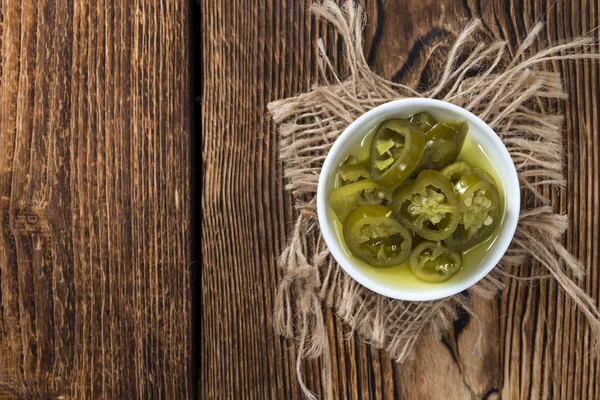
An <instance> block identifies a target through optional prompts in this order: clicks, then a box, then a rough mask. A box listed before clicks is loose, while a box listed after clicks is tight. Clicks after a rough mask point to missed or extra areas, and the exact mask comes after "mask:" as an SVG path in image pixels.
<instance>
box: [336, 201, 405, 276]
mask: <svg viewBox="0 0 600 400" xmlns="http://www.w3.org/2000/svg"><path fill="white" fill-rule="evenodd" d="M344 238H345V240H346V244H347V245H348V249H350V252H351V253H352V254H353V255H354V256H355V257H357V258H359V259H361V260H363V261H364V262H366V263H368V264H369V265H372V266H375V267H391V266H395V265H400V264H402V263H403V262H405V261H406V260H407V259H408V257H409V255H410V249H411V247H412V235H411V233H410V232H409V231H408V229H406V228H405V227H403V226H402V225H401V224H400V223H399V222H398V221H396V220H395V219H394V217H393V216H392V210H390V209H389V208H388V207H385V206H379V205H374V206H360V207H356V208H355V209H354V210H352V212H350V214H348V217H347V218H346V221H344Z"/></svg>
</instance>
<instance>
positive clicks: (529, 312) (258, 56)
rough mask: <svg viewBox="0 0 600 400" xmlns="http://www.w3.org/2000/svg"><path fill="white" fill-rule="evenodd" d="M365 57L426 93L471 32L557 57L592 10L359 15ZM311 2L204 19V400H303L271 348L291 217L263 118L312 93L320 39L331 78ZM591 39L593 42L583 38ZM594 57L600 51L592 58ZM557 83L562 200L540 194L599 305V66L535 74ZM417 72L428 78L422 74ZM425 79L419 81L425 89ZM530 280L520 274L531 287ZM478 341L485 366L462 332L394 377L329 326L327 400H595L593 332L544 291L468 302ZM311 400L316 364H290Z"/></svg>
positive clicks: (426, 350) (373, 3)
mask: <svg viewBox="0 0 600 400" xmlns="http://www.w3.org/2000/svg"><path fill="white" fill-rule="evenodd" d="M359 3H360V4H362V5H363V6H364V7H365V9H366V10H367V15H368V21H367V25H366V28H365V53H366V54H367V56H368V59H369V62H370V63H371V65H372V66H373V68H374V69H375V70H376V71H378V72H380V73H381V74H382V75H384V76H385V77H387V78H395V79H398V80H402V81H403V82H407V83H411V84H417V83H419V82H420V83H426V79H425V78H427V74H428V73H429V72H430V70H431V64H432V62H431V61H432V60H433V61H436V60H437V58H436V57H437V55H439V54H438V53H439V51H441V50H443V47H444V46H445V45H446V43H447V41H448V38H449V37H451V36H452V34H453V32H455V31H456V30H457V29H458V28H459V27H460V25H461V24H462V23H464V21H465V20H466V19H468V18H470V17H480V18H482V20H483V22H484V25H485V27H486V29H488V31H489V32H490V33H491V34H492V35H494V36H495V37H497V38H503V39H505V40H507V41H508V42H509V43H510V44H511V45H512V46H513V47H514V46H517V45H518V44H519V42H520V38H521V37H522V36H524V35H525V34H526V33H527V30H528V29H529V28H530V27H531V26H533V24H534V23H535V22H536V21H538V20H542V21H544V22H545V23H546V25H547V30H546V32H545V33H544V34H543V36H544V38H545V39H546V40H547V41H548V42H556V41H559V40H562V39H565V38H569V37H572V36H577V35H580V34H583V33H587V32H590V31H592V30H593V29H594V24H596V23H597V20H598V5H597V4H594V3H589V2H584V1H573V2H562V1H559V2H545V1H542V0H531V1H500V0H497V1H489V2H480V1H475V0H465V1H452V0H446V1H441V2H439V1H416V0H415V1H412V0H411V1H406V2H397V1H391V0H390V1H387V0H378V1H377V0H369V1H361V2H359ZM309 4H310V2H297V1H284V0H281V1H276V0H255V1H253V2H252V4H251V5H248V4H247V3H245V2H244V3H242V2H239V1H238V2H229V1H225V0H221V1H216V2H213V1H209V0H204V2H203V3H202V10H203V13H202V21H203V23H204V27H205V28H204V34H203V41H202V45H203V58H204V64H203V71H202V74H203V79H204V80H203V82H204V84H203V93H204V95H203V97H202V114H203V121H202V135H203V144H204V147H203V165H204V171H203V178H204V182H205V185H204V188H203V195H202V206H203V209H204V212H203V216H202V232H203V237H204V239H205V240H204V242H203V245H202V251H203V257H204V259H203V281H202V290H201V301H202V305H203V309H202V320H203V321H204V325H203V327H202V336H203V338H204V339H203V342H202V344H201V348H200V356H201V359H202V367H201V368H202V370H201V372H200V375H199V382H198V384H199V393H201V394H203V395H205V397H206V398H237V397H242V396H243V397H250V398H261V399H262V398H282V397H283V398H287V397H289V398H300V397H301V394H300V392H299V388H298V385H297V382H296V377H295V373H296V371H295V369H296V365H295V353H294V349H293V343H292V342H291V341H285V340H283V339H281V338H279V337H277V336H276V335H275V333H274V331H273V329H272V325H271V321H270V317H271V312H272V307H273V299H274V295H275V288H276V284H277V281H278V278H279V275H280V272H279V271H278V270H277V267H276V259H277V256H278V254H279V253H280V251H281V250H282V249H283V247H284V246H285V235H286V234H287V233H288V232H289V229H290V227H291V224H292V222H293V217H294V210H293V208H292V206H293V204H292V202H291V199H290V197H289V194H288V193H287V192H286V191H285V190H284V185H285V182H284V180H283V179H282V172H281V167H282V166H281V163H280V162H279V160H278V157H277V146H278V137H277V133H276V131H275V127H274V126H273V125H272V123H271V121H270V120H269V118H268V116H266V115H265V113H266V108H265V106H266V104H267V103H268V102H269V101H271V100H274V99H279V98H283V97H286V96H291V95H294V94H297V93H300V92H302V91H306V90H308V89H309V87H310V84H311V83H312V82H314V81H315V79H316V77H317V71H316V53H315V40H316V39H317V38H318V37H323V38H324V40H325V41H326V45H327V49H328V51H329V54H330V55H331V58H332V61H333V63H334V65H336V66H339V67H342V69H343V60H340V59H339V52H338V48H339V40H338V38H337V36H336V35H335V33H334V32H333V31H332V30H331V28H330V27H328V26H326V25H324V24H322V23H320V22H319V21H318V20H316V19H315V18H313V17H311V16H310V13H309V11H308V7H309ZM593 35H597V32H596V31H594V32H593ZM596 49H597V47H596ZM544 68H546V69H548V70H556V71H560V72H561V73H562V74H563V76H564V77H565V85H566V89H567V91H568V93H569V95H570V97H569V100H568V101H566V102H565V103H563V104H560V105H559V106H560V107H561V110H562V111H563V112H564V113H565V117H566V140H565V149H566V150H567V152H568V156H567V158H566V160H565V161H566V166H565V175H566V177H567V178H568V180H569V184H568V187H567V190H566V191H563V192H560V191H559V190H558V189H556V188H547V189H546V193H548V194H549V195H552V198H553V205H554V206H555V207H556V209H557V210H560V211H561V212H566V213H568V214H569V218H570V230H569V233H568V235H567V237H566V238H565V243H566V245H567V247H568V248H569V250H571V251H573V252H574V254H576V255H577V256H578V257H580V258H581V259H582V260H583V261H584V262H586V264H587V265H588V270H587V272H588V277H587V278H586V280H585V281H583V282H582V283H581V284H582V285H584V287H585V288H586V290H587V291H588V293H590V294H591V295H592V296H593V297H594V298H595V299H596V300H597V301H599V300H600V298H599V293H598V292H599V291H598V286H599V280H600V275H599V273H598V266H599V265H598V264H599V258H598V254H599V253H598V245H599V242H598V239H597V235H595V233H594V232H595V227H596V226H597V225H598V222H599V218H600V217H599V213H598V209H599V207H598V196H599V188H598V185H599V183H598V182H599V179H598V176H599V173H600V170H599V165H598V150H597V149H598V122H599V120H598V111H597V110H598V97H599V95H600V93H599V86H598V72H599V71H598V64H597V63H590V62H585V61H581V62H579V61H578V62H556V63H553V64H548V65H545V66H544ZM423 71H425V73H424V72H423ZM423 79H425V81H423ZM530 268H536V266H535V265H533V266H524V267H523V268H522V271H520V272H521V273H522V274H525V275H527V274H528V273H529V272H528V271H529V269H530ZM474 307H475V308H476V309H477V310H478V311H479V313H480V315H481V317H482V323H483V329H484V331H485V333H486V335H485V340H484V343H483V347H482V351H483V356H482V357H479V356H476V355H473V354H472V352H471V349H472V348H473V345H474V338H475V336H476V332H477V329H478V328H477V326H476V323H475V321H474V319H473V318H471V319H468V318H466V317H464V316H463V318H461V319H459V320H458V321H457V323H456V324H455V326H454V328H453V330H451V332H449V333H448V335H446V336H445V338H444V340H443V341H436V340H431V339H424V340H423V342H422V343H421V345H420V347H419V351H418V355H417V359H416V360H415V361H412V362H409V363H407V364H404V365H397V364H395V363H393V362H392V361H390V360H389V358H388V357H387V356H386V354H385V353H384V352H381V351H379V350H376V349H373V348H369V347H367V346H365V344H364V343H361V342H360V340H359V339H356V338H351V339H347V338H346V337H347V334H348V332H347V329H346V328H345V327H344V326H342V325H341V324H340V323H339V321H338V320H337V319H336V318H335V317H333V316H332V315H331V313H330V312H328V313H327V314H326V315H327V327H328V329H329V331H330V345H331V350H330V351H331V358H332V365H333V387H332V390H333V396H334V398H374V399H391V398H415V399H417V398H418V399H427V398H432V399H433V398H441V397H444V398H485V399H492V398H499V397H500V396H502V397H503V398H522V399H529V398H594V396H595V395H596V394H597V393H598V392H599V391H600V384H599V382H600V380H599V379H598V378H599V373H600V372H599V368H598V361H597V360H594V359H590V358H589V357H588V356H589V354H590V351H591V339H590V332H589V329H588V327H587V326H586V324H585V322H584V321H583V319H582V318H581V316H580V315H578V314H577V312H576V310H574V309H573V305H572V303H571V302H569V301H568V299H565V297H564V295H563V294H562V293H561V292H560V290H559V289H558V288H557V287H556V285H555V284H553V283H552V282H541V283H536V284H531V283H528V282H517V281H514V282H509V284H508V285H507V288H506V290H505V291H504V292H503V294H502V296H501V297H499V298H498V301H480V300H475V303H474ZM300 367H301V368H302V370H303V372H304V377H305V380H306V382H307V384H308V385H309V387H310V388H311V389H313V390H315V392H316V393H317V395H319V396H320V397H322V396H323V395H324V394H325V392H326V387H325V385H326V382H324V380H323V377H322V376H321V368H322V365H321V363H320V361H318V360H309V361H305V362H302V363H301V366H300Z"/></svg>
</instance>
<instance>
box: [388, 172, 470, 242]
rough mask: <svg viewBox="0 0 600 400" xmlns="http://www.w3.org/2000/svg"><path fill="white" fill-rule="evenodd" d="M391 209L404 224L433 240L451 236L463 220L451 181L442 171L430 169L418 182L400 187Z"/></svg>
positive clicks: (420, 176) (422, 173)
mask: <svg viewBox="0 0 600 400" xmlns="http://www.w3.org/2000/svg"><path fill="white" fill-rule="evenodd" d="M391 208H392V211H393V212H394V215H395V216H396V218H398V220H399V221H400V222H401V223H402V224H403V225H404V226H406V227H409V228H411V229H412V230H414V231H415V232H416V233H417V234H418V235H419V236H421V237H423V238H425V239H427V240H433V241H439V240H444V239H446V238H447V237H448V236H450V235H451V234H452V232H454V230H455V229H456V227H457V225H458V222H459V219H460V212H459V207H458V201H457V198H456V194H455V193H454V189H453V188H452V185H451V184H450V181H448V178H446V177H445V176H444V175H442V174H441V173H440V172H438V171H434V170H429V169H426V170H424V171H422V172H421V173H420V174H419V176H417V179H415V181H414V182H412V183H408V184H406V185H402V186H400V187H399V188H398V189H396V191H395V192H394V196H393V200H392V206H391Z"/></svg>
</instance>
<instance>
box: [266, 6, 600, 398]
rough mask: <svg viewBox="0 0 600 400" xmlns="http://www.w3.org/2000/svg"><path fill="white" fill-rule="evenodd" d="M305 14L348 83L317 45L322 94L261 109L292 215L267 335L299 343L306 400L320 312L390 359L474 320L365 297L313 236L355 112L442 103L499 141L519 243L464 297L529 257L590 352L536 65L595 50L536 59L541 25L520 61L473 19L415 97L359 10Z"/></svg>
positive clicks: (555, 95) (498, 285) (319, 340)
mask: <svg viewBox="0 0 600 400" xmlns="http://www.w3.org/2000/svg"><path fill="white" fill-rule="evenodd" d="M313 11H314V13H315V14H316V15H317V16H319V17H321V18H323V19H325V20H327V21H328V22H330V23H331V24H333V26H334V27H335V29H336V30H337V31H338V33H339V34H340V36H341V37H342V38H343V41H344V57H345V61H346V63H347V65H348V68H349V78H348V79H346V80H343V81H342V80H341V79H340V78H339V76H338V74H337V71H335V69H334V68H333V66H332V65H331V63H330V61H329V59H328V57H327V55H326V51H325V47H324V44H323V42H322V40H319V41H318V42H317V46H318V49H319V53H320V58H319V71H320V82H319V85H317V86H314V87H313V88H312V90H311V91H310V92H309V93H304V94H301V95H299V96H296V97H292V98H288V99H284V100H278V101H274V102H272V103H270V104H269V105H268V109H269V111H270V113H271V116H272V118H273V120H274V121H275V123H276V124H277V125H278V128H279V134H280V136H281V148H280V156H281V159H282V160H283V163H284V174H285V178H286V179H287V182H288V184H287V185H286V188H287V189H288V190H291V191H292V194H293V196H294V201H295V207H296V209H297V211H298V217H297V219H296V221H295V226H294V230H293V232H292V234H291V236H290V238H289V241H288V245H287V247H286V248H285V250H284V251H283V253H282V254H281V257H280V259H279V265H280V267H281V268H282V270H283V278H282V279H281V282H280V283H279V287H278V290H277V299H276V305H275V310H274V327H275V329H276V331H277V332H278V333H279V334H281V335H284V336H286V337H289V338H295V339H296V340H297V342H298V347H297V354H298V358H297V363H296V370H297V375H298V380H299V384H300V386H301V388H302V390H303V392H304V394H305V395H306V396H307V397H308V398H314V394H313V393H312V392H311V391H310V390H309V388H308V387H307V386H306V385H305V383H304V382H303V380H302V374H301V365H302V364H301V361H302V359H304V358H313V357H317V356H320V355H323V356H324V365H325V368H324V373H325V375H326V376H325V381H326V382H328V383H329V386H330V376H328V375H329V374H330V361H329V351H328V337H327V331H326V327H325V318H324V306H326V307H333V308H334V310H335V313H336V314H337V315H338V317H340V318H341V319H342V321H344V322H345V323H346V324H348V326H349V327H350V328H351V331H352V332H357V333H358V334H359V335H360V336H361V337H362V338H364V339H365V340H366V341H368V342H369V343H371V344H372V345H374V346H377V347H379V348H382V349H385V351H387V352H388V354H389V355H390V357H391V358H393V359H394V360H396V361H398V362H401V361H403V360H406V359H407V358H410V357H411V356H412V355H413V350H414V345H415V343H416V341H417V340H418V339H419V338H420V336H421V335H422V334H423V332H424V331H426V330H428V331H429V332H431V334H433V335H436V336H439V335H440V333H441V332H443V331H444V330H445V329H447V328H448V327H449V325H450V323H451V322H452V321H453V320H454V318H455V317H456V311H457V307H458V306H462V307H463V308H465V309H467V311H470V307H469V302H468V299H467V298H465V296H463V295H456V296H453V297H451V298H446V299H442V300H438V301H431V302H408V301H402V300H394V299H390V298H387V297H384V296H381V295H378V294H376V293H373V292H371V291H369V290H368V289H366V288H364V287H363V286H361V285H359V284H358V283H357V282H355V281H354V280H353V279H351V278H350V277H349V276H348V275H346V274H345V273H344V272H343V270H342V269H341V268H339V267H338V266H337V265H336V264H335V260H333V258H332V257H331V255H330V253H329V251H328V249H327V247H326V245H325V243H324V241H323V239H322V237H321V235H320V232H319V228H318V220H317V210H316V190H317V183H318V179H319V172H320V169H321V166H322V164H323V161H324V159H325V157H326V155H327V152H328V151H329V149H330V148H331V145H332V144H333V142H334V141H335V139H336V138H337V137H338V136H339V135H340V134H341V133H342V131H343V130H344V129H345V128H346V127H347V126H348V125H349V124H350V123H351V122H352V121H354V120H355V119H356V118H358V117H359V116H360V115H362V114H363V113H365V112H367V111H368V110H370V109H372V108H374V107H376V106H378V105H380V104H383V103H386V102H389V101H391V100H395V99H399V98H403V97H426V98H436V99H441V100H445V101H448V102H451V103H454V104H456V105H458V106H460V107H463V108H465V109H467V110H469V111H471V112H473V113H474V114H476V115H477V116H479V117H480V118H481V119H483V120H484V121H485V122H487V123H488V125H489V126H490V127H491V128H492V129H494V130H495V131H496V132H497V133H498V135H499V136H500V138H501V139H502V141H503V142H504V143H505V145H506V147H507V148H508V150H509V153H510V155H511V157H512V159H513V161H514V163H515V166H516V168H517V172H518V175H519V180H520V184H521V191H522V198H523V199H524V204H523V205H522V210H521V214H520V217H519V224H518V227H517V231H516V234H515V237H514V239H513V242H512V244H511V246H510V248H509V250H508V251H507V252H506V255H505V256H504V258H503V259H502V260H501V262H500V263H499V265H498V266H497V267H496V268H494V270H493V271H492V273H490V274H489V275H488V276H487V277H486V278H484V279H483V280H482V281H481V282H479V283H478V284H477V285H475V286H474V287H472V288H471V289H469V294H470V295H474V296H482V297H485V298H491V297H493V296H495V295H496V293H497V292H498V290H500V289H502V287H503V282H504V280H505V279H506V277H507V276H508V273H507V268H509V267H510V266H514V265H519V264H521V263H522V262H523V260H524V259H525V258H526V257H531V258H532V259H533V260H535V262H536V263H537V264H538V265H540V266H542V267H544V269H545V270H546V271H547V274H546V277H547V276H548V275H550V276H551V277H553V278H554V279H555V280H556V281H557V282H558V284H559V285H560V287H561V288H562V290H564V292H565V293H566V294H567V295H568V296H569V297H570V298H571V299H572V301H573V302H574V303H575V305H577V307H578V309H579V311H580V312H581V313H583V314H584V315H585V317H586V319H587V321H588V322H589V325H590V328H591V331H592V336H593V338H594V346H595V350H597V349H598V343H599V342H598V340H597V338H598V337H599V334H600V312H599V311H598V309H597V308H596V305H595V304H594V301H593V299H592V298H591V297H589V296H588V295H587V294H586V293H585V292H584V291H583V289H581V287H580V286H579V285H578V284H577V283H576V282H577V280H578V279H581V278H582V277H583V275H584V268H583V265H582V264H581V263H580V262H579V261H578V260H577V259H576V258H575V257H573V256H572V255H571V254H570V253H569V252H568V251H567V250H566V249H565V248H564V246H563V245H562V244H561V237H562V235H563V233H564V232H565V230H566V229H567V225H568V223H567V217H566V216H564V215H558V214H556V213H555V212H554V210H553V209H552V207H551V206H550V205H549V204H550V199H548V198H547V197H546V196H544V194H543V193H542V190H541V188H542V186H543V185H556V186H559V187H564V185H565V180H564V178H563V173H562V171H563V157H564V150H563V145H562V123H563V117H562V116H560V115H556V113H555V112H554V111H553V110H552V109H551V107H550V106H549V105H548V104H549V103H551V102H552V101H555V100H561V99H564V98H566V94H565V92H564V90H563V85H562V81H561V77H560V75H559V74H558V73H555V72H546V71H543V70H540V69H539V68H538V67H539V65H540V64H541V63H546V62H549V61H554V60H577V59H598V58H599V56H598V54H595V53H594V54H582V53H581V51H582V50H583V49H585V48H589V47H590V46H591V45H592V44H593V41H592V40H591V39H589V38H576V39H573V40H570V41H567V42H564V43H558V44H556V45H553V46H549V47H546V48H543V49H542V50H539V51H533V50H531V47H532V44H533V43H534V41H535V40H536V37H537V36H538V34H539V33H540V31H541V30H542V28H543V25H542V24H537V25H535V26H534V27H533V29H532V30H531V31H530V33H529V34H528V35H527V37H526V38H525V39H524V40H523V41H522V43H521V45H520V46H519V48H518V49H517V50H516V52H510V51H509V47H508V45H507V43H506V42H504V41H498V40H494V41H482V40H481V37H480V35H479V33H480V31H481V29H480V21H479V20H473V21H472V22H470V23H469V24H468V25H467V26H466V27H465V28H464V29H463V30H462V31H461V32H460V33H459V34H458V35H457V37H456V40H455V42H454V44H453V46H452V47H451V48H450V50H449V52H448V55H447V59H446V61H445V65H444V66H443V70H441V71H440V74H439V76H438V77H437V82H436V84H435V85H433V87H432V88H431V89H429V90H426V91H423V92H419V91H417V90H415V89H413V88H410V87H407V86H404V85H400V84H396V83H393V82H390V81H388V80H386V79H384V78H382V77H380V76H379V75H377V74H376V73H374V72H373V71H372V70H371V69H370V68H369V67H368V65H367V62H366V60H365V58H364V55H363V52H362V29H363V25H364V21H365V16H364V14H363V12H362V11H361V10H360V8H357V7H356V6H354V5H353V4H352V2H350V1H348V2H345V4H344V6H342V7H341V8H340V7H338V6H337V5H336V4H335V3H334V2H332V1H331V0H326V1H324V2H323V3H322V4H321V5H318V6H314V7H313ZM328 76H333V79H331V78H330V79H328V78H327V77H328ZM574 279H575V280H574ZM474 317H475V320H476V321H478V319H477V316H476V315H474ZM480 338H481V335H480Z"/></svg>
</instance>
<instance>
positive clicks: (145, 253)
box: [0, 0, 191, 399]
mask: <svg viewBox="0 0 600 400" xmlns="http://www.w3.org/2000/svg"><path fill="white" fill-rule="evenodd" d="M0 27H1V30H0V41H1V44H0V51H1V63H0V69H1V78H0V212H1V215H2V220H1V221H2V226H1V227H0V398H11V397H15V398H40V399H42V398H43V399H46V398H48V399H50V398H52V399H54V398H62V399H66V398H77V399H84V398H107V399H108V398H131V399H133V398H138V399H147V398H186V397H189V395H190V387H191V385H190V380H189V374H190V367H191V362H190V345H191V343H190V333H189V331H190V319H191V315H190V309H191V299H190V274H189V270H188V269H189V264H190V261H191V260H190V241H189V237H188V235H189V234H188V232H189V209H190V204H189V194H190V187H189V168H190V167H189V160H188V158H189V139H190V132H189V107H190V104H189V98H188V97H189V95H190V90H189V82H188V81H189V75H188V61H187V57H188V35H187V32H188V4H187V2H185V1H183V0H177V1H171V0H163V1H150V0H135V1H125V0H114V1H113V0H99V1H79V0H77V1H73V0H70V1H54V0H19V1H12V0H8V1H7V0H3V1H2V2H1V3H0Z"/></svg>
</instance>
